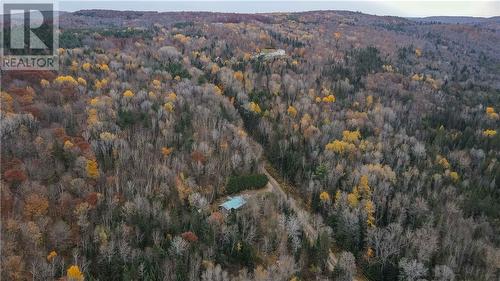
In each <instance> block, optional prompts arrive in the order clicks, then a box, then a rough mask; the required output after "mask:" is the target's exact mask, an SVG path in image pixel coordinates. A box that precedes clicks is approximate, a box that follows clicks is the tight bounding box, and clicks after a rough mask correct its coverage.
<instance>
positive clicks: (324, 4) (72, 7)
mask: <svg viewBox="0 0 500 281" xmlns="http://www.w3.org/2000/svg"><path fill="white" fill-rule="evenodd" d="M81 9H112V10H137V11H211V12H235V13H263V12H298V11H311V10H349V11H360V12H363V13H367V14H375V15H394V16H402V17H421V16H438V15H439V16H481V17H491V16H500V1H473V0H472V1H429V0H427V1H408V0H406V1H405V0H400V1H381V0H371V1H284V0H278V1H276V0H275V1H265V2H264V1H252V0H243V1H232V0H226V1H207V0H204V1H203V0H202V1H139V0H137V1H119V0H114V1H85V0H78V1H77V0H70V1H67V0H63V1H59V10H62V11H76V10H81Z"/></svg>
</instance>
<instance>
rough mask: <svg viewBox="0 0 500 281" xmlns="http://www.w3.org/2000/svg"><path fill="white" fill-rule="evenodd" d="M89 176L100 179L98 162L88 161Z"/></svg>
mask: <svg viewBox="0 0 500 281" xmlns="http://www.w3.org/2000/svg"><path fill="white" fill-rule="evenodd" d="M86 170H87V176H88V177H89V178H92V179H97V178H98V177H99V168H98V165H97V161H95V160H92V159H88V160H87V167H86Z"/></svg>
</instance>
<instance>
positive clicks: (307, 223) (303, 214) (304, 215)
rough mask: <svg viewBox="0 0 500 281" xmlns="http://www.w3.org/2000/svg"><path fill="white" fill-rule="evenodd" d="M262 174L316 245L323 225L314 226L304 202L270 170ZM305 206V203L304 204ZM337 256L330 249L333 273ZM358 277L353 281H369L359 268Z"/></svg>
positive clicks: (310, 240) (270, 188) (265, 169)
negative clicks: (287, 189) (291, 192)
mask: <svg viewBox="0 0 500 281" xmlns="http://www.w3.org/2000/svg"><path fill="white" fill-rule="evenodd" d="M262 173H264V174H265V175H266V176H267V178H268V179H269V182H268V189H269V190H270V191H271V192H273V193H275V194H277V195H279V196H281V197H282V199H283V200H285V201H286V202H287V203H288V205H289V206H290V208H292V210H294V212H295V213H296V214H297V218H298V220H299V222H300V224H301V226H302V229H303V230H304V234H305V236H306V237H307V239H308V240H309V242H310V243H311V244H312V243H315V242H316V239H317V237H318V233H319V231H320V228H321V227H322V226H321V225H319V226H314V224H313V223H312V216H311V214H310V213H309V211H307V210H306V209H304V208H303V207H302V206H301V203H302V202H300V203H299V202H297V200H296V199H295V198H294V196H292V195H290V194H289V193H288V192H287V191H286V189H285V188H283V187H282V186H281V184H280V183H279V182H278V181H277V180H276V179H275V178H274V177H273V176H272V175H271V174H270V173H269V171H268V168H267V167H265V168H263V169H262ZM302 204H304V203H302ZM337 261H338V259H337V256H336V255H335V253H334V252H333V251H332V249H330V252H329V254H328V260H327V262H326V264H327V267H328V270H330V271H333V269H334V268H335V265H336V264H337ZM356 272H357V273H356V275H355V276H354V278H353V280H354V281H368V279H367V278H366V277H364V276H363V275H362V274H361V273H360V272H361V270H360V269H359V268H358V269H357V270H356Z"/></svg>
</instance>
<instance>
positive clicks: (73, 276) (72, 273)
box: [66, 265, 84, 281]
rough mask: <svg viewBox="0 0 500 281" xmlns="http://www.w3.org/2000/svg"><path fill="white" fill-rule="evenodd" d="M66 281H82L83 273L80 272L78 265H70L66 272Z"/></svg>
mask: <svg viewBox="0 0 500 281" xmlns="http://www.w3.org/2000/svg"><path fill="white" fill-rule="evenodd" d="M66 277H67V278H68V281H70V280H71V281H82V280H84V277H83V273H82V272H81V271H80V268H79V267H78V265H72V266H70V267H69V268H68V270H67V271H66Z"/></svg>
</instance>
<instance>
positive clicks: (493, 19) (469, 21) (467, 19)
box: [407, 16, 500, 24]
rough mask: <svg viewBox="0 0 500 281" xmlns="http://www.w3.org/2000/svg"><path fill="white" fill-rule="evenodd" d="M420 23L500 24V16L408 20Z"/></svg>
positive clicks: (434, 17)
mask: <svg viewBox="0 0 500 281" xmlns="http://www.w3.org/2000/svg"><path fill="white" fill-rule="evenodd" d="M407 19H409V20H413V21H418V22H425V23H430V22H439V23H448V24H451V23H459V24H478V23H488V22H500V16H496V17H490V18H484V17H462V16H433V17H423V18H413V17H412V18H407Z"/></svg>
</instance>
